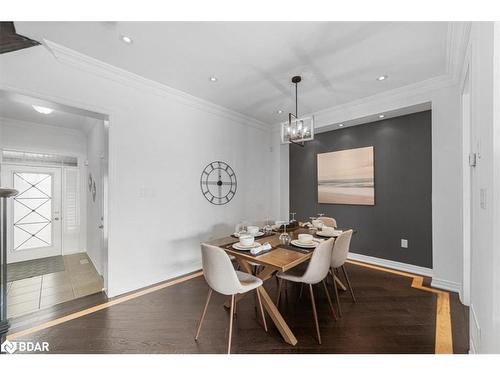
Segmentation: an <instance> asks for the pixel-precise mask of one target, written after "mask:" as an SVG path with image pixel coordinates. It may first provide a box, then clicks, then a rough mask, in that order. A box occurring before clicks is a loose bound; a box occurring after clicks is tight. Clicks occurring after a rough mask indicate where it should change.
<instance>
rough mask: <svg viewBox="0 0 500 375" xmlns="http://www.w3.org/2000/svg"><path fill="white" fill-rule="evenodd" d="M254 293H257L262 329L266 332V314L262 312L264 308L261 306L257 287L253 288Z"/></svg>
mask: <svg viewBox="0 0 500 375" xmlns="http://www.w3.org/2000/svg"><path fill="white" fill-rule="evenodd" d="M255 293H256V294H257V299H258V300H259V308H260V313H261V315H262V323H264V331H266V332H267V323H266V314H264V308H263V307H262V301H261V299H260V292H259V288H257V289H255Z"/></svg>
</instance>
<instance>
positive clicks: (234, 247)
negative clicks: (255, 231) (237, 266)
mask: <svg viewBox="0 0 500 375" xmlns="http://www.w3.org/2000/svg"><path fill="white" fill-rule="evenodd" d="M258 246H260V243H258V242H254V243H253V244H252V245H250V246H242V245H240V243H239V242H236V243H234V244H233V246H232V247H233V249H236V250H246V251H248V250H252V249H253V248H254V247H258Z"/></svg>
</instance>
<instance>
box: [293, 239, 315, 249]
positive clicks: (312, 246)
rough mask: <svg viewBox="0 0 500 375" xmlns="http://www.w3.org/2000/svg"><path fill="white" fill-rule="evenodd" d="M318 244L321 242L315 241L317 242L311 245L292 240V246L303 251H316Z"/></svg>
mask: <svg viewBox="0 0 500 375" xmlns="http://www.w3.org/2000/svg"><path fill="white" fill-rule="evenodd" d="M318 244H319V242H318V241H315V240H313V241H312V242H310V243H303V242H300V241H299V240H292V245H294V246H297V247H301V248H303V249H314V248H315V247H316V246H318Z"/></svg>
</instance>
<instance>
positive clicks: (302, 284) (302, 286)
mask: <svg viewBox="0 0 500 375" xmlns="http://www.w3.org/2000/svg"><path fill="white" fill-rule="evenodd" d="M303 290H304V283H300V292H299V298H298V299H297V301H298V300H299V299H301V298H302V291H303Z"/></svg>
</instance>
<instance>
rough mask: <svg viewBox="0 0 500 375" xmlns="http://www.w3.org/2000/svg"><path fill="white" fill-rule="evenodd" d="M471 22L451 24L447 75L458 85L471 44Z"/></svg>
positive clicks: (448, 40) (447, 51)
mask: <svg viewBox="0 0 500 375" xmlns="http://www.w3.org/2000/svg"><path fill="white" fill-rule="evenodd" d="M471 26H472V23H471V22H449V23H448V38H447V49H446V74H447V75H448V76H450V77H452V79H453V80H454V81H456V82H457V83H458V81H459V78H460V76H461V72H462V69H463V65H464V59H465V56H466V52H467V46H468V44H469V37H470V30H471Z"/></svg>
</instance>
